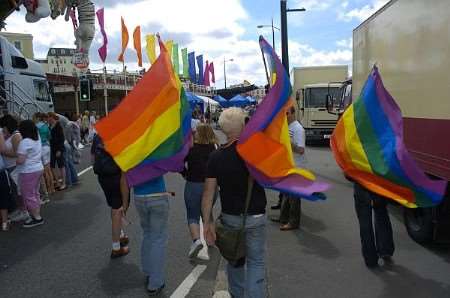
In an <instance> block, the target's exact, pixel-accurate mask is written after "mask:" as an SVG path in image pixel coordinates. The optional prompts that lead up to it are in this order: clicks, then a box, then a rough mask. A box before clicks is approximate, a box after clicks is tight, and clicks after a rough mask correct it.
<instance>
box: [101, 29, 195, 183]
mask: <svg viewBox="0 0 450 298" xmlns="http://www.w3.org/2000/svg"><path fill="white" fill-rule="evenodd" d="M158 38H159V37H158ZM159 46H160V48H161V51H160V52H161V53H160V56H159V57H158V59H157V60H156V61H155V63H153V65H152V67H151V68H150V70H149V71H148V72H146V73H145V74H144V76H143V77H142V79H141V80H140V81H139V82H138V83H137V84H136V86H135V87H134V88H133V90H132V91H131V92H130V93H128V95H127V96H126V97H125V99H124V100H123V101H122V102H121V103H120V104H119V105H118V106H117V107H116V108H115V109H114V110H113V111H112V112H111V113H109V115H108V116H107V117H105V118H103V119H102V120H101V121H99V122H98V123H97V124H96V126H95V129H96V130H97V132H98V134H99V135H100V137H101V138H102V140H103V142H104V144H105V149H106V150H107V151H108V152H109V153H110V154H111V156H112V157H113V158H114V160H115V161H116V163H117V164H118V165H119V167H120V168H121V169H122V171H124V172H126V176H127V180H128V183H129V185H130V186H134V185H137V184H140V183H143V182H146V181H148V180H150V179H152V178H155V177H158V176H161V175H163V174H165V173H167V172H169V171H173V172H178V171H181V170H182V169H183V165H184V161H183V160H184V157H185V156H186V155H187V153H188V151H189V145H190V140H191V137H192V134H191V126H190V122H191V112H190V110H189V104H188V102H187V98H186V94H185V92H184V89H183V87H182V85H181V82H180V80H179V78H178V76H177V75H176V74H175V73H174V71H173V67H172V62H171V58H170V54H169V53H168V52H167V50H166V48H165V46H164V44H163V43H162V42H161V40H159Z"/></svg>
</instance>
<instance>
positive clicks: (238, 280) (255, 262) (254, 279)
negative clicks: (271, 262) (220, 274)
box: [222, 213, 266, 298]
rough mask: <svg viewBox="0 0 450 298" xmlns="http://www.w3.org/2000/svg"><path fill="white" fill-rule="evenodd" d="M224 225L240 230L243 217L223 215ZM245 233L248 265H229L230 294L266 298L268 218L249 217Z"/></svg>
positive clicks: (241, 296)
mask: <svg viewBox="0 0 450 298" xmlns="http://www.w3.org/2000/svg"><path fill="white" fill-rule="evenodd" d="M222 223H223V224H224V225H226V226H228V227H231V228H236V229H239V228H240V227H241V225H242V217H241V216H236V215H229V214H224V213H222ZM245 232H246V238H245V240H246V249H247V256H246V264H245V266H241V267H233V266H231V265H230V264H228V265H227V276H228V286H229V292H230V294H231V295H232V297H234V298H243V297H249V298H262V297H266V280H265V276H266V262H265V251H266V216H265V215H264V216H259V217H254V216H251V215H249V216H247V222H246V223H245Z"/></svg>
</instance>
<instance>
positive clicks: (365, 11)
mask: <svg viewBox="0 0 450 298" xmlns="http://www.w3.org/2000/svg"><path fill="white" fill-rule="evenodd" d="M387 2H389V0H372V3H371V4H366V5H364V6H363V7H361V8H354V9H352V10H350V11H347V12H344V13H340V14H339V19H341V20H344V21H346V22H350V21H351V20H353V19H357V20H359V21H364V20H366V19H367V18H368V17H370V16H371V15H372V14H373V13H375V12H376V11H377V10H378V9H380V8H381V7H382V6H383V5H385V4H386V3H387Z"/></svg>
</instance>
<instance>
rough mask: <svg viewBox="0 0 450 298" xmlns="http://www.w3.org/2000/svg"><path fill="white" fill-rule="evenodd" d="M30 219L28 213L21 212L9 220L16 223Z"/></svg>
mask: <svg viewBox="0 0 450 298" xmlns="http://www.w3.org/2000/svg"><path fill="white" fill-rule="evenodd" d="M29 218H30V215H29V214H28V211H21V212H20V213H19V215H17V216H15V217H14V218H11V221H12V222H18V221H24V220H25V221H26V220H27V219H29Z"/></svg>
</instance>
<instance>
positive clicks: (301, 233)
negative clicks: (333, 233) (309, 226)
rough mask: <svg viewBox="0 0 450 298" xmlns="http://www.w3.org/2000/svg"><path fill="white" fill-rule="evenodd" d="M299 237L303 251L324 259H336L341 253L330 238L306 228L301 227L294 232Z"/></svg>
mask: <svg viewBox="0 0 450 298" xmlns="http://www.w3.org/2000/svg"><path fill="white" fill-rule="evenodd" d="M294 233H295V235H296V236H297V238H298V242H299V244H300V246H301V247H303V249H302V253H306V254H310V255H317V256H320V257H322V258H324V259H336V258H338V257H339V256H340V255H341V253H340V252H339V250H338V249H337V247H336V246H334V245H333V243H331V242H330V240H328V239H326V238H324V237H321V236H318V235H315V234H312V233H309V232H308V231H306V230H304V229H300V230H297V231H295V232H294Z"/></svg>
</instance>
